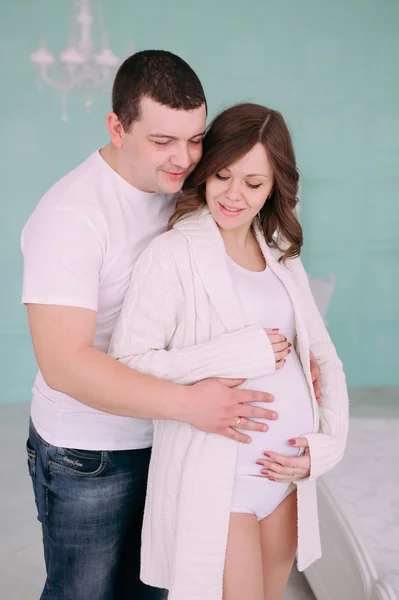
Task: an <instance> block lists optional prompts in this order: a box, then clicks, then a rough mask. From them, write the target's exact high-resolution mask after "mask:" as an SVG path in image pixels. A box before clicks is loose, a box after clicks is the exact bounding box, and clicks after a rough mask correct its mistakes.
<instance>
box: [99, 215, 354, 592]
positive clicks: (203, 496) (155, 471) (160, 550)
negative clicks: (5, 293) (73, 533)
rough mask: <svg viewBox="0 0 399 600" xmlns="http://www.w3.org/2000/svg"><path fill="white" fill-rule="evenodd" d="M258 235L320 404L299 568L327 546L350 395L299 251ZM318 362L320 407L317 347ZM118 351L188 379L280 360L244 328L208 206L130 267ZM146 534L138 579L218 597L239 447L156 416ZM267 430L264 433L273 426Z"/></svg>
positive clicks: (144, 366)
mask: <svg viewBox="0 0 399 600" xmlns="http://www.w3.org/2000/svg"><path fill="white" fill-rule="evenodd" d="M256 235H257V239H258V241H259V244H260V247H261V249H262V252H263V254H264V256H265V259H266V262H267V264H268V266H269V268H271V269H272V271H273V272H274V273H275V274H276V275H277V277H279V279H280V280H281V281H282V283H283V284H284V286H285V287H286V289H287V292H288V294H289V295H290V297H291V300H292V303H293V306H294V312H295V323H296V334H297V337H296V340H295V347H296V349H297V352H298V353H299V356H300V359H301V363H302V366H303V369H304V373H305V376H306V379H307V382H308V385H309V390H310V393H311V399H312V407H313V414H314V428H313V432H309V435H307V436H306V437H307V439H308V442H309V447H310V457H311V474H310V476H309V477H308V478H307V479H304V480H300V481H298V482H297V498H298V500H297V502H298V552H297V559H298V567H299V569H300V570H303V569H305V568H307V567H308V566H309V565H310V564H311V563H312V562H313V561H315V560H316V559H317V558H319V557H320V556H321V548H320V535H319V525H318V515H317V497H316V478H317V477H318V476H320V475H321V474H322V473H325V472H326V471H328V470H330V469H331V468H333V467H334V466H335V465H336V464H337V463H338V462H339V461H340V460H341V458H342V456H343V453H344V449H345V444H346V438H347V430H348V396H347V390H346V384H345V376H344V373H343V369H342V364H341V362H340V360H339V359H338V357H337V354H336V352H335V349H334V346H333V344H332V342H331V340H330V337H329V335H328V333H327V331H326V328H325V325H324V322H323V320H322V318H321V317H320V314H319V312H318V309H317V307H316V304H315V302H314V299H313V296H312V294H311V291H310V288H309V284H308V279H307V276H306V273H305V271H304V268H303V266H302V263H301V261H300V259H299V258H296V259H291V260H288V261H287V263H286V266H285V265H283V264H281V263H279V262H278V258H279V256H280V252H279V251H277V250H276V249H271V248H270V247H269V246H267V244H266V243H265V240H264V237H263V235H262V233H261V232H260V231H259V230H258V229H256ZM310 351H312V352H313V354H314V355H315V357H316V359H317V361H318V363H319V365H320V370H321V395H322V405H321V406H320V408H319V407H318V406H317V402H316V399H315V397H314V393H313V386H312V381H311V374H310V364H309V353H310ZM110 353H111V354H112V355H113V356H114V357H116V358H118V359H120V360H122V361H123V362H124V363H126V364H127V365H129V366H130V367H132V368H134V369H138V370H140V371H143V372H145V373H148V374H150V375H154V376H157V377H162V378H166V379H169V380H171V381H175V382H178V383H183V384H190V383H194V382H196V381H199V380H201V379H204V378H205V377H210V376H220V377H243V378H246V379H249V378H253V377H259V376H261V375H265V374H268V373H272V372H273V370H274V358H273V352H272V349H271V345H270V343H269V341H268V338H267V336H266V334H265V333H264V331H263V329H262V328H261V327H257V326H252V327H245V324H244V320H243V316H242V313H241V309H240V306H239V302H238V299H237V296H236V294H235V291H234V288H233V285H232V282H231V279H230V274H229V269H228V265H227V259H226V253H225V248H224V243H223V240H222V237H221V235H220V233H219V230H218V228H217V226H216V224H215V222H214V220H213V218H212V216H211V215H210V213H209V211H208V210H207V209H203V210H201V211H199V212H198V213H196V214H194V215H193V216H191V217H188V218H186V219H185V220H183V221H181V222H179V223H178V224H177V225H176V226H175V228H174V229H173V230H172V231H169V232H167V233H166V234H163V235H162V236H160V237H158V238H156V239H155V240H154V241H153V242H152V243H151V244H150V245H149V247H148V248H147V250H146V251H144V253H143V254H142V256H141V257H140V258H139V260H138V262H137V264H136V268H135V270H134V272H133V277H132V282H131V286H130V289H129V291H128V294H127V297H126V301H125V304H124V306H123V309H122V313H121V317H120V320H119V322H118V325H117V327H116V330H115V333H114V336H113V340H112V342H111V347H110ZM154 425H155V428H154V429H155V430H154V442H153V450H152V457H151V464H150V471H149V478H148V490H147V499H146V507H145V515H144V525H143V533H142V554H141V563H142V564H141V578H142V580H143V581H144V582H146V583H148V584H150V585H153V586H157V587H162V588H167V589H169V590H170V592H169V600H188V599H190V600H221V598H222V586H223V567H224V559H225V551H226V543H227V534H228V526H229V516H230V515H229V513H230V502H231V493H232V487H233V480H234V470H235V461H236V450H237V445H236V443H235V442H233V441H232V440H230V439H227V438H225V437H222V436H219V435H216V434H207V433H204V432H202V431H198V430H196V429H195V428H193V427H192V426H191V425H189V424H187V423H181V422H176V421H157V422H155V423H154ZM265 435H267V434H265Z"/></svg>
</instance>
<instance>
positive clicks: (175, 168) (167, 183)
mask: <svg viewBox="0 0 399 600" xmlns="http://www.w3.org/2000/svg"><path fill="white" fill-rule="evenodd" d="M205 126H206V109H205V104H203V105H202V106H200V107H199V108H196V109H194V110H175V109H173V108H169V107H168V106H163V105H162V104H158V102H155V101H154V100H151V99H150V98H147V97H144V98H142V100H141V117H140V119H139V120H138V121H135V122H134V123H133V124H132V127H131V129H130V131H129V132H128V133H126V132H123V133H122V148H121V150H122V155H123V163H124V170H125V172H126V175H128V180H129V182H130V183H132V185H134V187H136V188H138V189H140V190H142V191H144V192H157V193H159V194H174V193H176V192H178V191H180V190H181V188H182V186H183V183H184V180H185V179H186V177H187V176H188V175H189V174H190V173H191V171H193V169H194V168H195V166H196V165H197V164H198V162H199V161H200V158H201V155H202V137H203V135H204V133H205Z"/></svg>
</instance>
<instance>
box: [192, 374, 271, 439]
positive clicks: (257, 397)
mask: <svg viewBox="0 0 399 600" xmlns="http://www.w3.org/2000/svg"><path fill="white" fill-rule="evenodd" d="M243 382H244V380H243V379H205V380H204V381H200V382H199V383H196V384H194V385H192V386H189V387H187V393H188V394H189V395H188V402H187V414H186V415H184V419H183V420H184V421H186V422H188V423H191V425H193V426H194V427H196V428H197V429H201V430H202V431H207V432H209V433H218V434H219V435H224V436H226V437H229V438H232V439H233V440H235V441H237V442H242V443H249V442H250V441H251V438H250V437H248V436H247V435H244V434H243V433H241V432H240V431H238V429H247V430H250V431H267V430H268V426H267V425H266V424H265V423H260V422H256V421H253V420H252V419H268V420H275V419H277V413H276V412H274V411H272V410H268V409H266V408H261V407H258V406H252V405H250V404H248V403H249V402H273V400H274V398H273V396H272V395H271V394H266V393H264V392H255V391H252V390H234V389H232V388H234V387H236V386H238V385H240V384H242V383H243Z"/></svg>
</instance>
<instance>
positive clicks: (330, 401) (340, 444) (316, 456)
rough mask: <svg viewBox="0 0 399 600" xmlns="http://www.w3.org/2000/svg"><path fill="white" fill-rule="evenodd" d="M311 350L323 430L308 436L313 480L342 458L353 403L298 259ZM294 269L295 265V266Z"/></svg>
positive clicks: (296, 263) (297, 269) (321, 428)
mask: <svg viewBox="0 0 399 600" xmlns="http://www.w3.org/2000/svg"><path fill="white" fill-rule="evenodd" d="M293 262H295V271H296V273H297V275H298V280H299V284H300V293H301V297H302V301H303V309H304V312H305V318H306V324H307V329H308V334H309V343H310V350H311V352H313V354H314V356H315V358H316V360H317V362H318V363H319V366H320V387H321V404H320V407H319V412H320V431H319V433H311V434H308V435H305V436H304V437H306V439H307V440H308V443H309V448H310V457H311V472H310V477H311V478H313V477H319V476H320V475H322V474H323V473H325V472H327V471H329V470H330V469H332V468H333V467H334V466H335V465H336V464H338V463H339V461H340V460H341V459H342V457H343V455H344V451H345V446H346V440H347V436H348V424H349V402H348V392H347V387H346V381H345V374H344V371H343V367H342V363H341V361H340V359H339V358H338V356H337V353H336V350H335V347H334V345H333V343H332V341H331V339H330V336H329V334H328V332H327V329H326V326H325V324H324V321H323V319H322V317H321V315H320V313H319V310H318V308H317V305H316V302H315V300H314V298H313V294H312V292H311V290H310V286H309V281H308V277H307V275H306V272H305V269H304V267H303V265H302V262H301V260H300V259H299V258H298V259H295V261H293ZM293 266H294V265H293Z"/></svg>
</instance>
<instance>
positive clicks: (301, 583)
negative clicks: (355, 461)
mask: <svg viewBox="0 0 399 600" xmlns="http://www.w3.org/2000/svg"><path fill="white" fill-rule="evenodd" d="M376 398H378V402H376ZM398 407H399V392H398V391H397V390H395V391H394V392H392V390H384V389H381V390H356V391H353V392H352V393H351V414H352V416H355V417H362V418H366V419H367V418H373V419H374V418H376V417H382V418H385V419H389V418H391V417H392V416H398ZM28 413H29V407H28V406H25V405H16V406H7V405H0V481H1V482H3V486H2V490H1V494H0V532H1V535H0V598H1V599H3V598H4V600H5V599H7V600H38V598H39V596H40V590H41V585H42V583H43V577H44V567H43V558H42V549H41V542H40V527H39V523H38V522H37V521H36V518H35V517H36V515H35V506H34V501H33V493H32V490H31V487H30V480H29V477H28V474H27V469H26V459H25V450H24V444H25V438H26V429H27V421H28ZM284 600H314V596H313V594H312V592H311V590H310V588H309V586H308V585H307V582H306V580H305V578H304V577H303V575H302V574H300V573H298V572H297V571H296V570H294V571H293V573H292V576H291V579H290V582H289V585H288V586H287V589H286V592H285V595H284Z"/></svg>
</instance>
